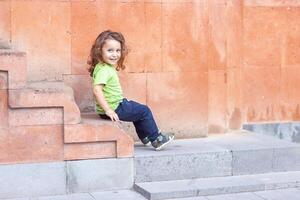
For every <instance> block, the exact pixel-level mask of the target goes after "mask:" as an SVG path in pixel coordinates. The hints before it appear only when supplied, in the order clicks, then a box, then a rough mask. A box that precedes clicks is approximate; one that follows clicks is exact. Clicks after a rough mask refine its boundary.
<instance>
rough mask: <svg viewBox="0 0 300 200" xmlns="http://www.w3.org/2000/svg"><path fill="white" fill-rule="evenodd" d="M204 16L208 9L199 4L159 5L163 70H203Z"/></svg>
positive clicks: (206, 45)
mask: <svg viewBox="0 0 300 200" xmlns="http://www.w3.org/2000/svg"><path fill="white" fill-rule="evenodd" d="M207 15H208V9H207V6H206V5H205V3H204V2H203V1H192V2H190V3H180V2H164V3H163V4H162V16H163V17H162V58H163V59H162V65H163V71H165V72H176V71H184V72H187V71H193V72H195V71H196V72H205V71H207V69H208V60H207V58H208V54H207V49H208V48H209V43H208V19H207ZM178 16H181V17H180V18H178ZM187 36H188V37H187ZM182 37H184V39H182Z"/></svg>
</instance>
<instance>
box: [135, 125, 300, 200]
mask: <svg viewBox="0 0 300 200" xmlns="http://www.w3.org/2000/svg"><path fill="white" fill-rule="evenodd" d="M134 167H135V184H134V189H135V190H136V191H137V192H139V193H141V194H142V195H143V196H144V197H146V198H147V199H151V200H159V199H171V198H183V197H197V196H208V195H218V194H228V193H238V192H253V191H262V190H272V189H283V188H290V187H291V188H293V187H300V145H299V144H296V143H291V142H288V141H283V140H279V139H277V138H273V137H271V136H265V135H261V134H255V133H251V132H246V131H238V132H235V133H230V134H224V135H213V136H209V137H207V138H201V139H185V140H176V141H175V142H174V143H173V144H171V145H170V146H169V147H168V148H167V149H165V150H164V151H161V152H153V151H151V150H150V149H149V148H146V147H142V146H139V145H137V146H136V150H135V158H134Z"/></svg>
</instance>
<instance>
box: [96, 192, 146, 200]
mask: <svg viewBox="0 0 300 200" xmlns="http://www.w3.org/2000/svg"><path fill="white" fill-rule="evenodd" d="M91 195H92V196H93V197H94V199H96V200H120V199H122V200H146V198H144V197H143V196H142V195H140V194H138V193H136V192H134V191H131V190H119V191H107V192H92V193H91Z"/></svg>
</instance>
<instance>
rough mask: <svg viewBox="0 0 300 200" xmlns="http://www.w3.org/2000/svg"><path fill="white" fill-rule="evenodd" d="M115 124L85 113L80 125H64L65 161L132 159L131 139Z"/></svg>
mask: <svg viewBox="0 0 300 200" xmlns="http://www.w3.org/2000/svg"><path fill="white" fill-rule="evenodd" d="M116 123H117V122H112V121H110V120H103V119H101V118H100V117H99V116H97V115H96V114H90V113H86V114H82V115H81V123H80V124H74V125H71V124H70V125H65V127H64V143H65V144H64V158H65V160H74V159H77V160H78V159H93V158H116V157H117V158H126V157H132V156H133V139H132V138H131V137H130V136H129V135H127V134H126V133H125V132H124V131H123V130H122V128H121V127H120V126H119V125H117V124H116Z"/></svg>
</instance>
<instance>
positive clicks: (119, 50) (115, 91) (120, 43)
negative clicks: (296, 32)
mask: <svg viewBox="0 0 300 200" xmlns="http://www.w3.org/2000/svg"><path fill="white" fill-rule="evenodd" d="M126 54H127V49H126V45H125V39H124V37H123V35H122V34H121V33H118V32H112V31H110V30H107V31H104V32H102V33H100V35H99V36H98V37H97V38H96V40H95V42H94V44H93V46H92V48H91V52H90V57H89V60H88V64H89V65H90V68H89V72H90V75H91V77H92V78H93V93H94V96H95V100H96V112H97V113H98V114H99V115H100V117H101V118H104V119H111V120H112V121H119V120H122V121H129V122H133V124H134V126H135V130H136V132H137V134H138V137H139V138H140V140H141V141H142V143H143V144H145V145H146V144H148V143H150V142H151V144H152V146H153V147H154V148H155V149H156V150H160V149H161V148H162V147H163V146H165V145H166V144H168V143H169V142H171V141H172V140H173V139H174V135H166V134H162V133H160V131H159V129H158V128H157V125H156V123H155V121H154V119H153V116H152V113H151V110H150V109H149V108H148V107H147V106H146V105H142V104H139V103H137V102H134V101H128V100H127V99H125V98H124V97H123V93H122V89H121V85H120V82H119V77H118V74H117V71H118V70H120V69H124V68H125V66H124V65H123V62H124V59H125V56H126Z"/></svg>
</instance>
